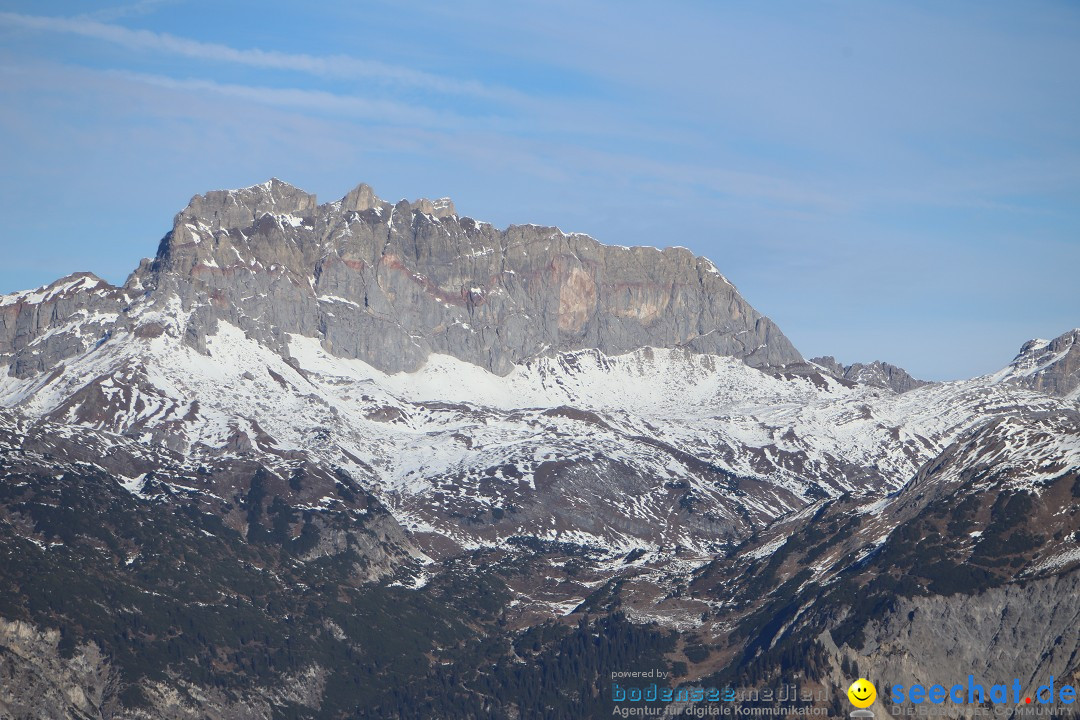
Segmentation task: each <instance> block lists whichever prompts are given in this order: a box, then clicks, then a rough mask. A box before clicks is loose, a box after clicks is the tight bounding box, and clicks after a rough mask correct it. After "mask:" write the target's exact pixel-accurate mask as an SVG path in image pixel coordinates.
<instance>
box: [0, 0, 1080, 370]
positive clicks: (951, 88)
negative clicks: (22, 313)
mask: <svg viewBox="0 0 1080 720" xmlns="http://www.w3.org/2000/svg"><path fill="white" fill-rule="evenodd" d="M1078 38H1080V5H1077V4H1076V3H1066V2H1060V3H1046V2H1039V1H1038V0H1033V1H1032V2H1025V3H992V2H971V3H966V2H950V3H937V2H897V3H889V2H864V1H861V0H860V1H852V2H820V3H806V2H770V3H760V2H705V1H702V2H667V3H655V2H652V3H644V2H635V1H633V0H624V1H619V2H591V1H589V0H575V1H574V2H563V1H561V0H548V1H545V2H532V1H529V0H523V1H521V2H513V3H505V2H499V3H497V2H483V3H482V2H477V1H472V0H464V1H463V2H456V3H442V2H428V1H427V0H417V1H414V2H410V3H398V2H360V1H356V0H350V1H349V2H324V3H320V4H317V5H315V4H301V3H294V2H278V1H274V0H270V1H267V2H259V3H247V2H230V3H219V2H202V1H192V2H187V1H184V0H143V1H142V2H129V3H127V4H125V3H123V2H117V3H115V4H113V3H103V4H94V3H88V2H74V1H71V2H34V3H29V2H27V3H18V2H3V1H2V0H0V98H2V101H0V163H2V167H3V172H2V173H0V217H3V223H2V225H0V256H2V257H3V262H2V263H0V292H9V291H12V290H16V289H22V288H26V287H32V286H36V285H39V284H42V283H45V282H48V281H50V280H52V279H55V278H56V277H59V276H61V275H63V274H66V273H69V272H73V271H76V270H91V271H93V272H96V273H97V274H99V275H101V276H102V277H105V278H106V279H108V280H111V281H113V282H122V281H123V279H124V278H125V277H126V275H127V274H128V273H129V272H130V271H131V270H132V269H133V268H134V267H135V266H136V264H137V262H138V260H139V258H141V257H145V256H149V255H152V254H153V253H154V251H155V249H156V247H157V242H158V240H159V239H160V238H161V236H162V235H163V234H164V233H165V232H166V231H167V230H168V229H169V228H170V226H171V218H172V216H173V215H174V214H175V213H176V212H177V211H178V210H180V209H181V208H182V207H183V206H184V205H185V204H186V203H187V201H188V199H189V198H190V197H191V196H192V195H194V194H196V193H201V192H204V191H206V190H210V189H216V188H228V187H241V186H247V185H252V184H255V183H257V182H262V181H264V180H266V179H268V178H269V177H271V176H276V177H279V178H282V179H284V180H286V181H288V182H291V183H292V184H294V185H297V186H299V187H301V188H304V189H306V190H308V191H311V192H315V193H317V194H318V195H319V197H320V199H321V200H333V199H337V198H339V197H341V196H343V195H344V194H345V193H346V192H347V191H348V190H349V189H350V188H351V187H353V186H354V185H356V184H357V183H359V182H367V183H369V184H371V185H372V186H373V187H374V188H375V189H376V192H378V194H379V195H380V196H382V197H384V198H387V199H390V200H397V199H399V198H401V197H408V198H410V199H414V198H416V197H421V196H424V197H440V196H445V195H449V196H451V197H453V199H454V201H455V203H456V205H457V208H458V211H459V212H460V213H462V214H467V215H471V216H473V217H477V218H479V219H483V220H487V221H490V222H493V223H495V224H497V225H500V226H505V225H507V224H510V223H524V222H535V223H541V224H552V225H558V226H559V227H561V228H562V229H564V230H567V231H582V232H588V233H589V234H591V235H593V236H594V237H596V238H598V239H600V240H601V241H605V242H610V243H618V244H624V245H625V244H643V245H657V246H661V247H663V246H668V245H684V246H686V247H689V248H691V249H692V250H694V251H695V252H698V253H700V254H703V255H706V256H708V257H710V258H711V259H712V260H714V261H715V263H716V264H717V266H718V267H720V269H721V270H722V271H723V272H724V273H725V274H726V275H727V276H728V277H729V278H731V279H732V281H733V282H735V284H736V285H737V286H738V287H739V288H740V290H741V291H742V292H743V294H744V295H745V296H746V297H747V299H748V300H749V301H750V302H751V303H752V304H754V305H755V307H757V308H758V309H759V310H761V311H762V312H764V313H765V314H767V315H769V316H770V317H772V318H773V319H774V320H775V321H776V322H777V323H778V324H779V325H780V327H781V328H782V329H783V330H784V332H785V333H786V334H787V335H788V336H789V337H790V338H791V339H792V341H793V342H794V343H795V345H796V347H798V348H799V349H800V350H801V351H802V352H803V354H804V355H806V356H807V357H810V356H813V355H818V354H833V355H836V356H837V357H838V358H839V359H840V360H841V361H844V362H854V361H869V360H873V359H883V360H887V361H890V362H894V363H897V364H900V365H902V366H904V367H906V368H907V369H909V370H910V371H911V372H912V373H913V374H915V375H916V376H918V377H924V378H928V379H951V378H960V377H969V376H973V375H977V374H981V373H984V372H989V371H991V370H994V369H996V368H998V367H1000V366H1002V365H1004V364H1005V363H1006V362H1008V360H1009V359H1011V357H1012V356H1013V355H1014V354H1015V352H1016V351H1017V349H1018V348H1019V346H1020V344H1021V343H1022V342H1023V341H1024V340H1026V339H1028V338H1031V337H1053V336H1056V335H1058V334H1060V333H1061V332H1064V331H1065V330H1068V329H1071V328H1073V327H1077V326H1080V292H1077V289H1076V277H1077V269H1078V268H1080V83H1078V82H1077V80H1076V78H1078V77H1080V40H1078Z"/></svg>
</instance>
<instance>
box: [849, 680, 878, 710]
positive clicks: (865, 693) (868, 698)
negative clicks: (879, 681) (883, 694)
mask: <svg viewBox="0 0 1080 720" xmlns="http://www.w3.org/2000/svg"><path fill="white" fill-rule="evenodd" d="M847 696H848V700H850V701H851V704H852V705H854V706H855V707H857V708H868V707H870V706H871V705H873V704H874V700H877V688H875V687H874V684H873V683H872V682H870V681H869V680H867V679H866V678H859V679H858V680H856V681H855V682H853V683H851V687H849V688H848V689H847Z"/></svg>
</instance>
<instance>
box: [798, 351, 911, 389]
mask: <svg viewBox="0 0 1080 720" xmlns="http://www.w3.org/2000/svg"><path fill="white" fill-rule="evenodd" d="M810 362H812V363H814V364H815V365H818V366H820V367H821V368H823V369H825V370H827V371H828V372H829V373H831V374H832V375H833V376H834V377H837V378H841V379H843V380H850V381H852V382H857V383H859V384H861V385H871V386H873V387H880V388H889V389H891V390H893V391H895V392H898V393H905V392H907V391H908V390H914V389H915V388H917V387H922V386H923V385H929V384H930V383H928V382H927V381H926V380H916V379H915V378H913V377H911V375H910V374H908V372H907V371H906V370H904V369H903V368H901V367H897V366H896V365H892V364H890V363H887V362H882V361H880V360H875V361H874V362H872V363H852V364H851V365H842V364H841V363H839V362H838V361H837V360H836V358H834V357H833V356H832V355H826V356H824V357H816V358H813V359H812V360H811V361H810Z"/></svg>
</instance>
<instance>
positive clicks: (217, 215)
mask: <svg viewBox="0 0 1080 720" xmlns="http://www.w3.org/2000/svg"><path fill="white" fill-rule="evenodd" d="M317 206H318V203H317V201H316V198H315V196H314V195H312V194H310V193H306V192H304V191H303V190H300V189H299V188H296V187H293V186H292V185H290V184H289V183H287V182H283V181H281V180H278V179H277V178H270V179H269V180H267V181H266V182H264V183H261V184H259V185H252V186H251V187H247V188H241V189H239V190H211V191H210V192H208V193H206V194H205V195H196V196H195V197H193V198H191V202H189V203H188V206H187V207H186V208H185V209H184V210H183V211H181V212H180V214H179V215H178V216H177V218H176V223H175V224H177V225H179V224H180V223H181V222H182V219H184V220H195V221H202V222H203V223H205V224H206V225H208V226H209V228H210V229H212V230H219V229H223V228H224V229H230V228H238V229H242V228H246V227H250V226H252V225H253V224H254V223H255V221H256V220H258V219H259V218H260V217H261V216H262V215H263V214H265V213H272V214H275V215H298V216H306V215H310V214H312V213H314V212H315V209H316V207H317Z"/></svg>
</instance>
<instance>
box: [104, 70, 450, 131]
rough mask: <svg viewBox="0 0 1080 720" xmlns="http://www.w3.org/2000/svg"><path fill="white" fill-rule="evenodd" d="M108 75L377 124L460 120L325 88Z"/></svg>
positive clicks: (422, 124)
mask: <svg viewBox="0 0 1080 720" xmlns="http://www.w3.org/2000/svg"><path fill="white" fill-rule="evenodd" d="M107 74H109V75H114V76H117V77H120V78H123V79H125V80H130V81H134V82H139V83H144V84H147V85H154V86H156V87H160V88H166V89H170V90H183V91H188V92H194V93H200V94H206V93H210V94H214V95H224V96H227V97H231V98H236V99H239V100H244V101H247V102H253V103H258V104H260V105H268V106H272V107H279V108H288V109H292V110H301V111H303V112H305V113H310V112H318V113H327V114H331V115H334V116H337V117H343V118H358V119H364V120H376V121H378V122H380V123H397V124H406V125H409V126H418V127H441V128H446V127H449V126H452V125H460V123H461V121H460V119H458V118H457V117H456V116H454V115H453V114H450V113H447V112H445V111H439V112H435V111H433V110H431V109H429V108H426V107H423V106H419V105H409V104H405V103H399V102H394V101H391V100H375V99H370V98H364V97H358V96H355V95H339V94H336V93H331V92H326V91H324V90H307V89H300V88H272V87H259V86H252V85H240V84H235V83H219V82H216V81H213V80H200V79H183V80H178V79H176V78H171V77H167V76H164V75H153V74H148V73H134V72H127V71H120V70H117V71H109V72H108V73H107Z"/></svg>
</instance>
